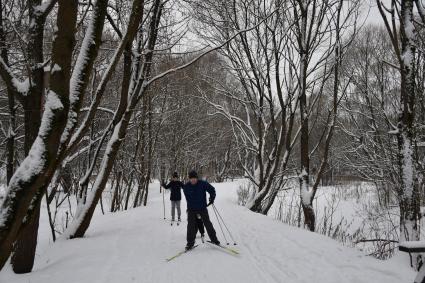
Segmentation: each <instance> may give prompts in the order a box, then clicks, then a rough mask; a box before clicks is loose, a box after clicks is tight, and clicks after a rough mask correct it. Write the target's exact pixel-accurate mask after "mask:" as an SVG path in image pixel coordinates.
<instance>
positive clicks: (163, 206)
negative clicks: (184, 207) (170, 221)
mask: <svg viewBox="0 0 425 283" xmlns="http://www.w3.org/2000/svg"><path fill="white" fill-rule="evenodd" d="M159 189H160V190H162V208H163V209H164V220H165V196H164V188H162V187H161V184H160V185H159Z"/></svg>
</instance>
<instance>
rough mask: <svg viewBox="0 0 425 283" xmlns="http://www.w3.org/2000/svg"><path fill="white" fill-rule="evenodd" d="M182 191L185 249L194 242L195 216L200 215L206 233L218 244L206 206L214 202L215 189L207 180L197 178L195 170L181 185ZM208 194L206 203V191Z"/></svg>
mask: <svg viewBox="0 0 425 283" xmlns="http://www.w3.org/2000/svg"><path fill="white" fill-rule="evenodd" d="M183 192H184V195H185V197H186V202H187V237H186V239H187V245H186V249H187V250H188V249H191V248H192V247H193V246H194V244H195V237H196V233H197V230H198V228H197V223H196V219H197V217H198V216H199V217H201V219H202V221H203V222H204V225H205V229H206V230H207V234H208V236H209V237H210V240H211V242H212V243H213V244H216V245H218V244H220V242H219V241H218V239H217V235H216V232H215V230H214V227H213V225H212V223H211V221H210V218H209V215H208V210H207V206H208V205H210V204H212V203H214V200H215V196H216V194H215V189H214V187H213V186H211V185H210V184H209V183H208V182H206V181H202V180H199V179H198V174H197V173H196V172H195V171H191V172H190V173H189V182H187V183H186V185H184V187H183ZM207 192H208V194H209V195H210V198H209V203H208V204H207V196H206V193H207Z"/></svg>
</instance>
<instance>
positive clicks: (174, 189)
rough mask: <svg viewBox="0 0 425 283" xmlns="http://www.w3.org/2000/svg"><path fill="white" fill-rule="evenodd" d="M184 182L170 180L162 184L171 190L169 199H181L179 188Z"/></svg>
mask: <svg viewBox="0 0 425 283" xmlns="http://www.w3.org/2000/svg"><path fill="white" fill-rule="evenodd" d="M183 186H184V184H183V183H182V182H180V181H170V183H168V185H164V188H166V189H167V190H170V191H171V194H170V200H172V201H177V200H181V199H182V193H181V189H182V188H183Z"/></svg>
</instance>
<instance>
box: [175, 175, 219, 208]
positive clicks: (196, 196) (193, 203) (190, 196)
mask: <svg viewBox="0 0 425 283" xmlns="http://www.w3.org/2000/svg"><path fill="white" fill-rule="evenodd" d="M183 192H184V196H185V197H186V202H187V209H188V210H204V209H205V208H206V207H207V195H206V192H208V193H209V195H210V200H211V201H214V199H215V189H214V187H213V186H211V185H210V184H209V183H208V182H206V181H201V180H199V181H198V183H196V185H192V184H191V183H190V182H188V183H186V185H184V187H183Z"/></svg>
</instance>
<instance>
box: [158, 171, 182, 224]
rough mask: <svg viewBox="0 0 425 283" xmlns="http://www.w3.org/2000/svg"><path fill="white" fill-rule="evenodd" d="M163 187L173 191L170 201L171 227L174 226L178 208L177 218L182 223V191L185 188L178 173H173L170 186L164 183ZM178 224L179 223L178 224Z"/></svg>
mask: <svg viewBox="0 0 425 283" xmlns="http://www.w3.org/2000/svg"><path fill="white" fill-rule="evenodd" d="M162 186H163V187H164V188H165V189H167V190H170V191H171V194H170V200H171V225H173V222H174V219H175V215H176V208H177V216H178V221H179V222H180V221H181V209H180V201H181V199H182V194H181V189H182V188H183V186H184V185H183V183H182V182H180V181H179V174H177V172H174V173H173V177H172V178H171V181H170V182H169V183H168V184H165V183H163V184H162ZM177 224H178V223H177Z"/></svg>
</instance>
